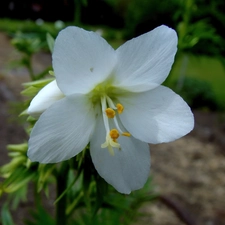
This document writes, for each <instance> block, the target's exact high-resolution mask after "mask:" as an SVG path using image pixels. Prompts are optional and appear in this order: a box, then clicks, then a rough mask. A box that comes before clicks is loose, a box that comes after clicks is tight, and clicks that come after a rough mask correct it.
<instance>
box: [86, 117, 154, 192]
mask: <svg viewBox="0 0 225 225" xmlns="http://www.w3.org/2000/svg"><path fill="white" fill-rule="evenodd" d="M97 124H98V126H97V127H98V129H96V130H95V133H94V134H93V137H92V139H91V144H90V153H91V157H92V161H93V163H94V166H95V168H96V170H97V171H98V173H99V175H100V176H101V177H103V178H104V179H105V180H106V182H108V183H109V184H111V185H112V186H113V187H114V188H115V189H116V190H117V191H119V192H121V193H124V194H129V193H130V192H131V191H133V190H137V189H140V188H142V187H143V186H144V184H145V182H146V180H147V179H148V176H149V171H150V151H149V146H148V144H146V143H144V142H141V141H139V140H136V139H134V138H133V137H123V136H122V137H120V138H119V139H118V142H119V143H120V145H121V150H119V149H117V148H114V155H113V156H112V155H111V154H110V153H109V151H108V149H107V148H101V144H102V143H103V142H105V130H104V127H103V124H102V120H101V119H98V121H97Z"/></svg>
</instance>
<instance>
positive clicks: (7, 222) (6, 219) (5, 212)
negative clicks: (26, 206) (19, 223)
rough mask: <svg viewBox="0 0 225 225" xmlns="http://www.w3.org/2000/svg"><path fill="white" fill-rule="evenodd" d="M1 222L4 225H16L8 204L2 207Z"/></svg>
mask: <svg viewBox="0 0 225 225" xmlns="http://www.w3.org/2000/svg"><path fill="white" fill-rule="evenodd" d="M0 221H1V223H2V225H14V222H13V219H12V216H11V214H10V211H9V208H8V205H7V204H6V203H5V204H4V205H3V206H2V211H1V219H0Z"/></svg>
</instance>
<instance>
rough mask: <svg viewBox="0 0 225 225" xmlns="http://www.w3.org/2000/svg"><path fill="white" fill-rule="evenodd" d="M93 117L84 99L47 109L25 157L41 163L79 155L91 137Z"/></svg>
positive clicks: (69, 99)
mask: <svg viewBox="0 0 225 225" xmlns="http://www.w3.org/2000/svg"><path fill="white" fill-rule="evenodd" d="M94 126H95V113H93V106H92V105H91V104H90V103H89V102H88V99H87V98H86V97H85V96H83V95H82V96H76V97H75V96H71V98H68V97H65V98H63V99H61V100H59V101H58V102H56V103H55V104H54V105H52V106H51V107H50V108H49V109H47V110H46V111H45V112H44V113H43V114H42V115H41V117H40V118H39V120H38V121H37V123H36V124H35V126H34V128H33V130H32V132H31V135H30V140H29V149H28V157H29V158H30V159H31V161H38V162H40V163H56V162H60V161H63V160H67V159H69V158H71V157H73V156H75V155H77V154H78V153H79V152H80V151H82V150H83V149H84V148H85V147H86V145H87V144H88V142H89V141H90V136H91V135H92V133H93V130H94Z"/></svg>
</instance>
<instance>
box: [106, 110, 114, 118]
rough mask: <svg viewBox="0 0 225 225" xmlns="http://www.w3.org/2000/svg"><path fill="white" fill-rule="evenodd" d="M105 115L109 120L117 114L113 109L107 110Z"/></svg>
mask: <svg viewBox="0 0 225 225" xmlns="http://www.w3.org/2000/svg"><path fill="white" fill-rule="evenodd" d="M105 113H106V115H107V117H108V118H114V116H115V114H116V112H115V111H114V110H113V109H111V108H107V109H106V110H105Z"/></svg>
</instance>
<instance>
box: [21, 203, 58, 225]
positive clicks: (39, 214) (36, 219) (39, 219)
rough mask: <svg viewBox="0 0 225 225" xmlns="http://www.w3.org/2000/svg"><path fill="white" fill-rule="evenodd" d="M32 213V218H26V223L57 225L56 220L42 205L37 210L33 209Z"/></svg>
mask: <svg viewBox="0 0 225 225" xmlns="http://www.w3.org/2000/svg"><path fill="white" fill-rule="evenodd" d="M31 215H32V219H30V220H25V224H26V225H55V220H54V219H53V218H52V217H51V216H50V215H49V214H48V213H47V212H46V210H45V209H44V208H43V207H42V206H39V207H38V208H37V209H36V210H33V211H32V212H31Z"/></svg>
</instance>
